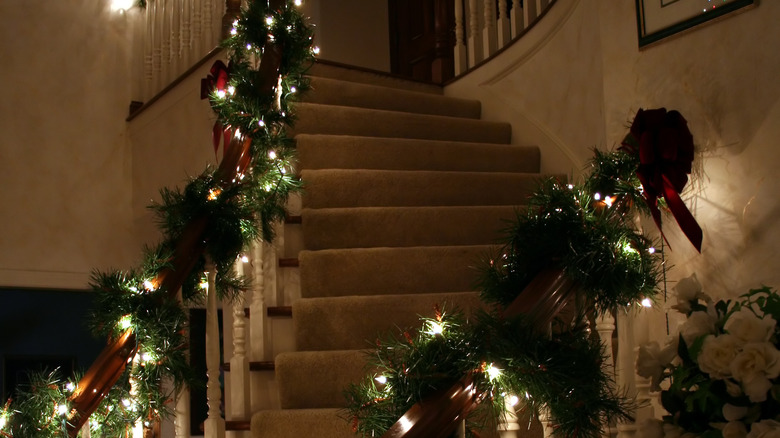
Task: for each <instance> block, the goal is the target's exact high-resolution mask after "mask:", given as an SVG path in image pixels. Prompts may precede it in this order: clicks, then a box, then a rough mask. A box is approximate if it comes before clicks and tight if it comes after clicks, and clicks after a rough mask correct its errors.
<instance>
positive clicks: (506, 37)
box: [497, 0, 512, 47]
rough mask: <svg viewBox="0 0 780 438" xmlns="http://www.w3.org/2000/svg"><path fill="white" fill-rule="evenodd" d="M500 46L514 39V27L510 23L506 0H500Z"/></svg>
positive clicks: (498, 30) (498, 24)
mask: <svg viewBox="0 0 780 438" xmlns="http://www.w3.org/2000/svg"><path fill="white" fill-rule="evenodd" d="M497 32H498V47H504V46H505V45H507V44H509V42H510V41H511V40H512V29H511V26H510V24H509V8H508V7H507V4H506V0H499V1H498V23H497Z"/></svg>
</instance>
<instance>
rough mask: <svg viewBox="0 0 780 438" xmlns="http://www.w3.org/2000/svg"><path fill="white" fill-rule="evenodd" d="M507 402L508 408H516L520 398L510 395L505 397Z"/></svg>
mask: <svg viewBox="0 0 780 438" xmlns="http://www.w3.org/2000/svg"><path fill="white" fill-rule="evenodd" d="M507 401H508V402H509V406H517V404H518V403H520V397H518V396H516V395H510V396H509V397H507Z"/></svg>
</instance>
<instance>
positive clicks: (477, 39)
mask: <svg viewBox="0 0 780 438" xmlns="http://www.w3.org/2000/svg"><path fill="white" fill-rule="evenodd" d="M468 21H469V48H468V53H469V67H474V66H475V65H477V63H478V62H480V61H482V59H483V58H484V56H483V55H482V31H481V30H480V28H479V2H478V1H477V0H469V20H468Z"/></svg>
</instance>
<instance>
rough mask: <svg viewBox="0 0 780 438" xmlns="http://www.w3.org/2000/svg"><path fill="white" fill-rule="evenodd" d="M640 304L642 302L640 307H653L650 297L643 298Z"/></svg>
mask: <svg viewBox="0 0 780 438" xmlns="http://www.w3.org/2000/svg"><path fill="white" fill-rule="evenodd" d="M640 304H642V307H653V302H652V301H651V300H650V298H643V299H642V302H641V303H640Z"/></svg>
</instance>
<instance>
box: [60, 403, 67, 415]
mask: <svg viewBox="0 0 780 438" xmlns="http://www.w3.org/2000/svg"><path fill="white" fill-rule="evenodd" d="M57 413H58V414H60V415H65V414H67V413H68V405H57Z"/></svg>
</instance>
